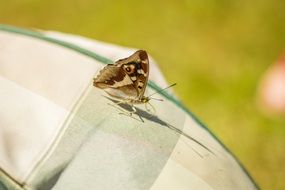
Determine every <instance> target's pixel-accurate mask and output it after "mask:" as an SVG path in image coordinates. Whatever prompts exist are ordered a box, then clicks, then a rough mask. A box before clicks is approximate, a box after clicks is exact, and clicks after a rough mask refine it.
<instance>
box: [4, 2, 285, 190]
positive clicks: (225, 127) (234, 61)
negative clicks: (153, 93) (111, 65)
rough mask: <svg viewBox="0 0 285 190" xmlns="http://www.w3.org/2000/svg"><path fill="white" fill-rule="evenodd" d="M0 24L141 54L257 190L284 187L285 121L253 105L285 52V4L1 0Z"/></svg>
mask: <svg viewBox="0 0 285 190" xmlns="http://www.w3.org/2000/svg"><path fill="white" fill-rule="evenodd" d="M0 4H1V6H0V22H1V23H6V24H12V25H16V26H23V27H34V28H41V29H47V30H57V31H62V32H67V33H74V34H79V35H83V36H87V37H90V38H95V39H98V40H102V41H106V42H111V43H116V44H121V45H125V46H131V47H137V48H142V49H146V50H147V51H148V52H149V53H150V54H151V55H152V56H153V57H154V58H155V59H156V60H157V61H158V63H159V65H160V67H161V69H162V71H163V72H164V73H165V76H166V78H167V80H168V81H169V82H170V83H173V82H177V83H178V86H177V87H175V89H176V91H177V93H178V94H179V96H180V97H181V99H182V101H183V102H184V103H185V104H186V105H187V106H188V108H190V109H191V110H192V111H193V112H194V113H195V114H196V115H198V117H199V118H200V119H202V120H203V122H204V123H206V124H207V126H208V127H209V128H210V129H211V130H212V131H214V133H215V134H217V136H218V137H219V138H220V139H221V140H222V141H223V142H224V143H225V144H226V145H227V146H228V147H229V148H230V149H231V150H232V151H233V152H234V153H235V155H236V156H237V157H238V158H239V159H240V160H241V162H242V163H243V164H244V165H245V166H246V168H247V169H248V170H249V172H250V173H251V174H252V176H253V177H254V178H255V179H256V181H257V183H258V184H259V185H260V186H261V188H262V189H273V190H274V189H284V188H285V185H284V182H283V179H285V164H284V160H285V151H284V145H285V138H284V137H285V119H284V118H266V117H264V116H263V115H262V114H261V113H260V112H259V110H258V108H257V106H256V103H255V101H256V89H257V85H258V81H259V79H260V77H261V75H262V73H263V72H264V71H265V69H266V68H267V67H268V66H269V65H270V64H271V63H272V62H274V61H275V60H276V59H277V57H278V56H279V55H280V54H281V53H282V52H283V51H284V49H285V43H284V41H285V11H284V10H285V1H282V0H272V1H268V0H260V1H258V2H257V1H251V2H249V1H246V0H239V1H229V0H227V1H226V0H206V1H199V0H192V1H190V0H187V1H186V0H184V1H182V0H181V1H174V0H173V1H164V0H156V1H151V0H146V1H137V0H133V1H122V0H117V1H110V0H100V1H99V0H97V1H93V0H82V1H80V0H74V1H68V0H61V1H58V0H50V1H40V0H14V1H6V2H4V1H3V0H0Z"/></svg>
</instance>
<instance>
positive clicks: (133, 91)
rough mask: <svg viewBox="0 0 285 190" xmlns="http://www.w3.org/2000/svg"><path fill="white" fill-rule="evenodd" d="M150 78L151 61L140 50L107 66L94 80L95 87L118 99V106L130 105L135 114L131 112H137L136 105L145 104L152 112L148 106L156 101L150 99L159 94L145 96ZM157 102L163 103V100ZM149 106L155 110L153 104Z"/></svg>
mask: <svg viewBox="0 0 285 190" xmlns="http://www.w3.org/2000/svg"><path fill="white" fill-rule="evenodd" d="M148 76H149V59H148V55H147V52H146V51H144V50H138V51H136V52H135V53H133V54H132V55H131V56H129V57H127V58H124V59H120V60H118V61H116V62H115V63H114V64H108V65H107V66H105V67H104V68H103V69H102V70H101V71H100V72H99V74H98V75H97V77H95V78H94V79H93V85H94V86H95V87H98V88H100V89H103V90H104V91H105V92H107V93H108V94H109V95H110V96H111V97H113V98H115V99H118V100H119V102H118V103H117V104H122V103H126V104H128V105H130V106H131V107H132V109H133V112H130V114H131V113H135V112H136V108H135V107H134V106H133V105H134V104H145V107H146V110H147V111H150V109H148V108H147V106H146V105H147V103H149V100H150V99H155V98H150V96H152V95H154V94H156V93H157V92H156V93H154V94H152V95H150V96H145V95H144V93H145V90H146V86H147V82H148ZM173 85H175V84H173ZM173 85H171V86H173ZM171 86H169V87H171ZM169 87H167V88H169ZM165 89H166V88H165ZM165 89H163V90H165ZM156 100H160V101H162V100H161V99H156ZM149 105H150V106H151V107H152V108H153V110H155V109H154V107H153V106H152V105H151V104H149Z"/></svg>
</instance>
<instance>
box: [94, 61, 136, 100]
mask: <svg viewBox="0 0 285 190" xmlns="http://www.w3.org/2000/svg"><path fill="white" fill-rule="evenodd" d="M93 85H94V86H96V87H98V88H101V89H104V90H105V91H106V92H107V93H108V94H109V95H111V96H114V97H116V98H119V99H128V98H132V97H136V96H137V95H138V93H137V91H136V90H135V88H134V86H133V81H132V80H131V79H130V77H129V76H128V75H126V74H125V71H124V70H123V69H122V68H121V67H117V66H115V65H107V66H106V67H104V68H103V69H102V70H101V71H100V73H99V75H98V76H97V77H96V78H95V79H94V82H93Z"/></svg>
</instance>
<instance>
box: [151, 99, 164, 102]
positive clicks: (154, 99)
mask: <svg viewBox="0 0 285 190" xmlns="http://www.w3.org/2000/svg"><path fill="white" fill-rule="evenodd" d="M150 99H152V100H158V101H161V102H162V101H163V99H159V98H150Z"/></svg>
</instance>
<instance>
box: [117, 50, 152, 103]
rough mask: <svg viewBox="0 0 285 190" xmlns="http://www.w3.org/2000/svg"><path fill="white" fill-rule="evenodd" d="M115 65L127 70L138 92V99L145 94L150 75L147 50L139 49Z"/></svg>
mask: <svg viewBox="0 0 285 190" xmlns="http://www.w3.org/2000/svg"><path fill="white" fill-rule="evenodd" d="M115 65H116V66H117V67H121V68H123V69H124V70H125V72H126V74H127V75H129V77H130V79H131V80H132V81H133V83H134V88H135V89H136V90H137V92H138V96H137V99H139V100H140V99H141V98H142V97H143V96H144V92H145V89H146V86H147V81H148V75H149V60H148V56H147V53H146V51H144V50H138V51H136V52H135V53H134V54H133V55H131V56H130V57H128V58H125V59H121V60H118V61H117V62H116V63H115Z"/></svg>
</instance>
